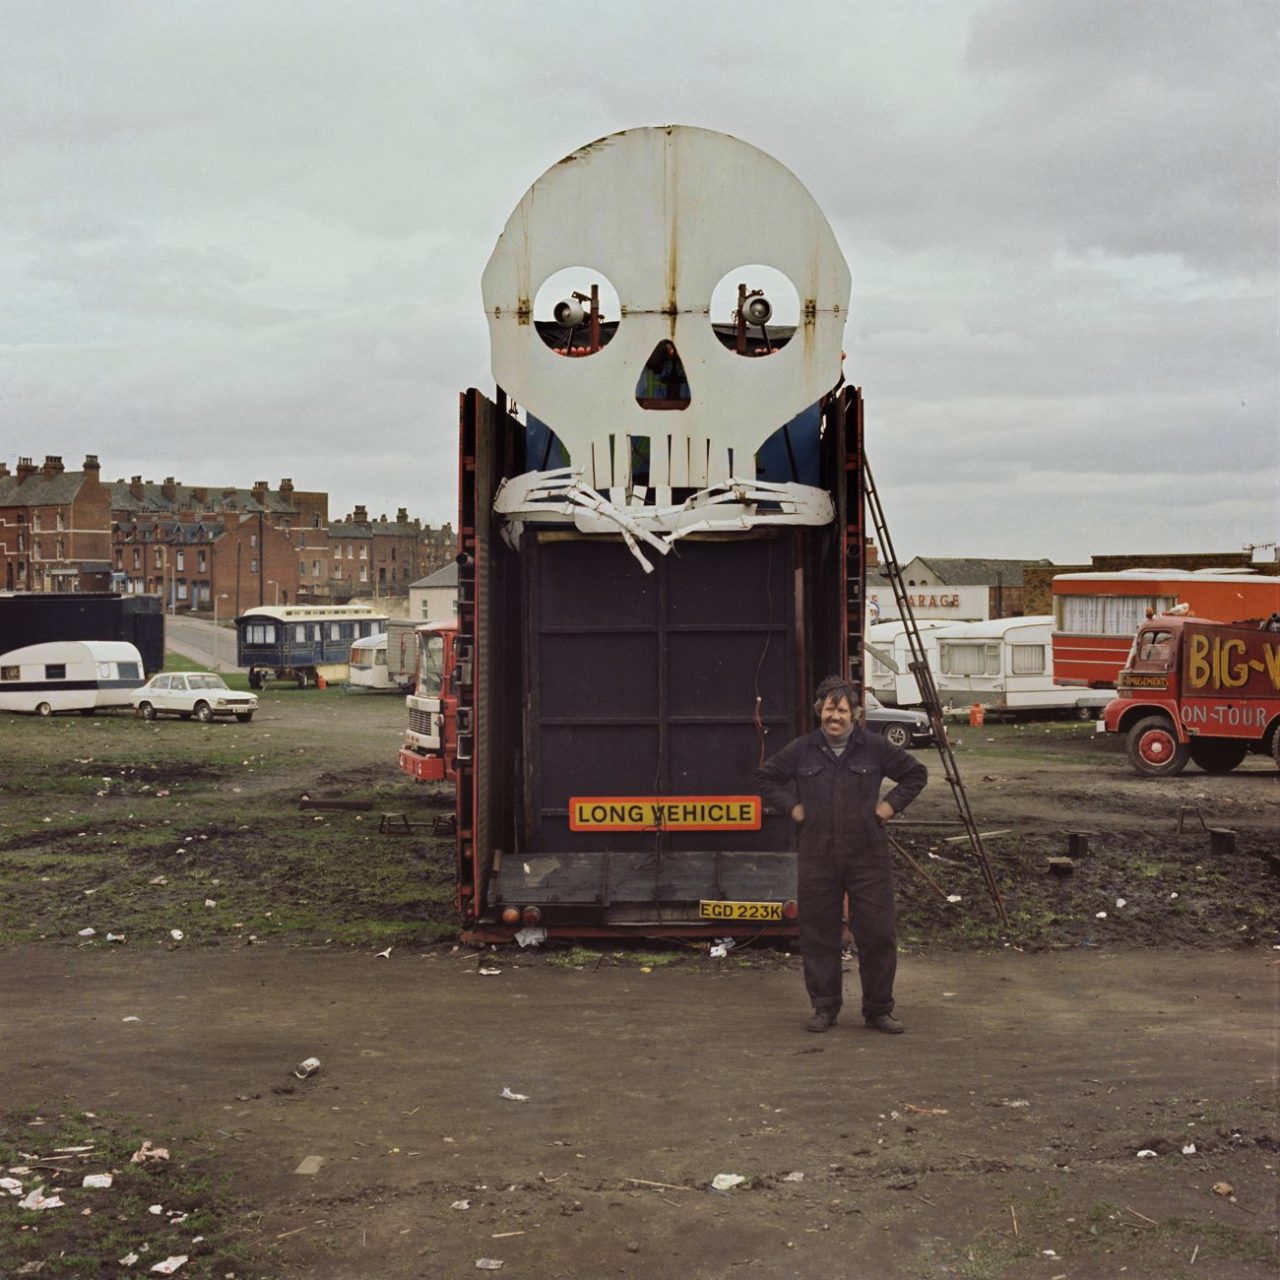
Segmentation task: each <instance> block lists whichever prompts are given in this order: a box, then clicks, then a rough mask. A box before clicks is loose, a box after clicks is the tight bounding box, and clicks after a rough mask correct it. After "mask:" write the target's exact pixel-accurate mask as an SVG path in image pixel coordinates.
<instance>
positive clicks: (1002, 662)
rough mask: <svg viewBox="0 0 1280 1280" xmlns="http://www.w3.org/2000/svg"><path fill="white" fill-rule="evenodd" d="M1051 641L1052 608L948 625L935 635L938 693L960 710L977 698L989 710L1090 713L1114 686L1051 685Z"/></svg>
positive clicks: (1087, 715)
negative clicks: (944, 631)
mask: <svg viewBox="0 0 1280 1280" xmlns="http://www.w3.org/2000/svg"><path fill="white" fill-rule="evenodd" d="M1052 642H1053V615H1052V614H1034V615H1032V616H1031V617H1027V618H992V619H990V620H989V621H987V622H967V623H961V624H960V625H959V626H956V627H952V628H951V629H950V630H948V632H947V634H946V635H945V636H940V637H939V638H938V640H937V646H938V662H937V667H936V669H935V674H934V678H935V680H936V682H937V685H938V696H939V698H940V699H941V700H942V703H943V705H944V706H946V705H947V704H950V705H951V706H952V707H953V708H955V709H957V710H961V711H963V710H964V709H965V708H966V707H970V706H972V705H973V704H974V703H980V704H981V705H982V706H983V707H985V708H987V709H988V710H991V711H1053V710H1061V711H1067V712H1071V711H1074V712H1075V714H1076V715H1077V716H1078V717H1079V718H1080V719H1081V720H1092V719H1095V718H1096V717H1097V716H1099V715H1101V713H1102V709H1103V707H1105V706H1106V705H1107V703H1108V702H1110V701H1111V699H1112V698H1114V697H1115V696H1116V693H1115V690H1114V689H1081V688H1070V687H1066V686H1063V685H1055V684H1054V683H1053V643H1052Z"/></svg>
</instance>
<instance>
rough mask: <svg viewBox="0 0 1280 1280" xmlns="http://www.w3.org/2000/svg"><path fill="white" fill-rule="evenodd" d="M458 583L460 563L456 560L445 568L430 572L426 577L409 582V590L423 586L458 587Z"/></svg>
mask: <svg viewBox="0 0 1280 1280" xmlns="http://www.w3.org/2000/svg"><path fill="white" fill-rule="evenodd" d="M457 585H458V565H457V562H456V561H452V562H450V563H449V564H447V565H445V567H444V568H443V569H437V570H436V571H435V573H429V574H427V576H426V577H425V578H419V579H418V581H417V582H411V583H409V590H410V591H412V590H414V589H415V588H423V587H456V586H457Z"/></svg>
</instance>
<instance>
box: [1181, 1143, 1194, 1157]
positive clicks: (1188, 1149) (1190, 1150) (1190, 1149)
mask: <svg viewBox="0 0 1280 1280" xmlns="http://www.w3.org/2000/svg"><path fill="white" fill-rule="evenodd" d="M1195 1153H1196V1144H1195V1143H1194V1142H1188V1143H1187V1145H1186V1146H1185V1147H1183V1148H1182V1154H1183V1155H1184V1156H1193V1155H1195Z"/></svg>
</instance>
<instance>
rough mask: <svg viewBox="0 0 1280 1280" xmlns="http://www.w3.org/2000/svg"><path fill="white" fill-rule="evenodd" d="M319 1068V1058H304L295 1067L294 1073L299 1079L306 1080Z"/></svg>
mask: <svg viewBox="0 0 1280 1280" xmlns="http://www.w3.org/2000/svg"><path fill="white" fill-rule="evenodd" d="M319 1070H320V1059H319V1058H303V1060H302V1061H301V1062H300V1063H298V1065H297V1066H296V1067H294V1069H293V1074H294V1075H295V1076H297V1077H298V1079H299V1080H305V1079H306V1078H307V1077H308V1076H313V1075H315V1073H316V1072H317V1071H319Z"/></svg>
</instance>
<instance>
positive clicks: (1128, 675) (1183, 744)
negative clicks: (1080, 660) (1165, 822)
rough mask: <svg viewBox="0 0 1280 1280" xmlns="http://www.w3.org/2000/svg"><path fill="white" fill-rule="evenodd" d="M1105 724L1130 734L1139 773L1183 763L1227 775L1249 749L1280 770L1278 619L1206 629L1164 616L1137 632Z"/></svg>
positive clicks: (1162, 771)
mask: <svg viewBox="0 0 1280 1280" xmlns="http://www.w3.org/2000/svg"><path fill="white" fill-rule="evenodd" d="M1117 690H1118V694H1117V696H1116V697H1115V698H1114V699H1113V700H1112V701H1111V702H1110V703H1108V704H1107V709H1106V711H1105V713H1104V717H1103V721H1102V726H1103V727H1104V728H1105V730H1106V732H1108V733H1123V734H1127V735H1128V744H1127V746H1128V753H1129V760H1130V762H1131V763H1132V765H1133V767H1134V768H1135V769H1136V770H1137V771H1138V772H1139V773H1146V774H1151V775H1154V776H1157V777H1168V776H1171V775H1173V774H1176V773H1181V772H1182V770H1183V769H1184V768H1186V764H1187V761H1188V760H1192V761H1194V762H1195V763H1196V764H1197V765H1199V766H1200V768H1201V769H1203V770H1204V771H1205V772H1206V773H1229V772H1230V771H1231V770H1232V769H1234V768H1235V767H1236V765H1238V764H1239V763H1240V762H1241V761H1242V760H1243V759H1244V758H1245V756H1246V755H1248V754H1249V753H1250V752H1251V751H1252V752H1258V753H1262V754H1266V753H1267V752H1269V753H1270V754H1271V756H1272V758H1273V759H1274V760H1275V761H1276V764H1277V765H1280V614H1273V615H1271V617H1270V618H1268V619H1267V620H1266V621H1263V622H1258V621H1256V620H1255V621H1252V622H1233V623H1221V622H1212V621H1210V620H1209V619H1207V618H1192V617H1174V616H1170V615H1167V614H1166V615H1162V616H1159V617H1155V618H1152V619H1151V620H1150V621H1149V622H1147V623H1145V624H1144V625H1143V626H1141V627H1139V629H1138V634H1137V636H1136V637H1135V638H1134V642H1133V647H1132V648H1131V649H1130V651H1129V657H1128V660H1127V661H1126V663H1125V665H1124V667H1123V668H1122V669H1121V671H1120V675H1119V679H1118V680H1117Z"/></svg>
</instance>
